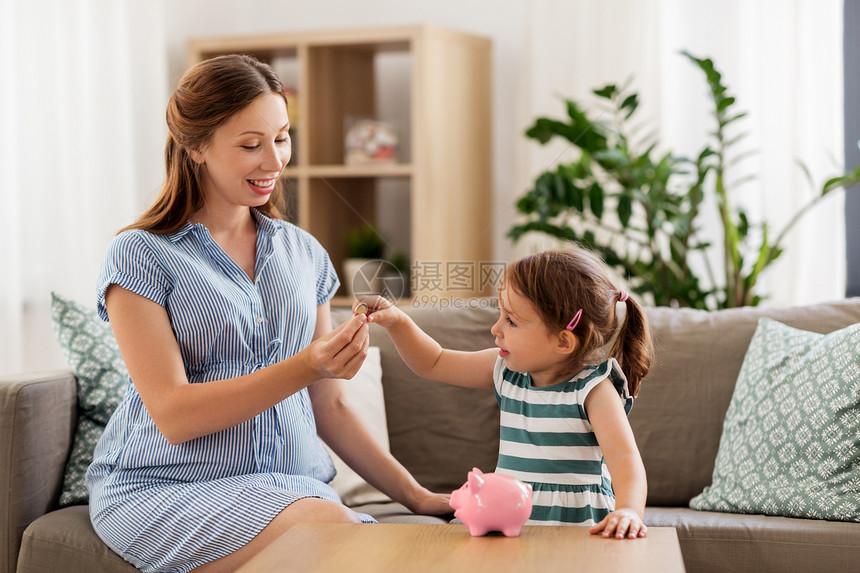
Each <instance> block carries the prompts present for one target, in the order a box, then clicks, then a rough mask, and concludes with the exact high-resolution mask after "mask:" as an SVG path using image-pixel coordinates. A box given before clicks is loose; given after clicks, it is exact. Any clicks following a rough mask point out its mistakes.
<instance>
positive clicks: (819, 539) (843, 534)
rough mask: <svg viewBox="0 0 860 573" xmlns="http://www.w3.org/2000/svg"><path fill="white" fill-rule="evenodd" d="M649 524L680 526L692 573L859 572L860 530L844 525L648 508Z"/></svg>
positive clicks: (683, 546) (689, 510)
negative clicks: (772, 572) (711, 572)
mask: <svg viewBox="0 0 860 573" xmlns="http://www.w3.org/2000/svg"><path fill="white" fill-rule="evenodd" d="M645 523H646V525H648V526H651V527H674V528H675V529H676V531H677V532H678V541H679V542H680V544H681V553H682V554H683V555H684V565H685V566H686V569H687V571H779V572H780V573H808V572H809V571H832V572H836V571H855V570H856V568H857V563H858V562H860V544H858V543H857V533H858V525H857V524H855V523H845V522H838V521H824V520H811V519H797V518H790V517H772V516H764V515H737V514H733V513H717V512H710V511H696V510H693V509H688V508H668V507H647V508H645Z"/></svg>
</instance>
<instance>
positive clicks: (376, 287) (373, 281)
mask: <svg viewBox="0 0 860 573" xmlns="http://www.w3.org/2000/svg"><path fill="white" fill-rule="evenodd" d="M345 240H346V259H344V261H343V283H344V287H345V288H346V293H347V296H350V297H355V296H356V294H358V295H362V294H379V292H380V285H381V283H380V278H381V276H382V273H383V270H384V267H385V265H386V262H385V260H384V259H383V256H384V254H385V240H384V239H383V238H382V235H380V234H379V231H377V230H376V227H374V226H373V225H371V224H370V223H364V224H362V225H359V226H357V227H354V228H352V229H350V230H349V231H348V232H347V233H346V237H345Z"/></svg>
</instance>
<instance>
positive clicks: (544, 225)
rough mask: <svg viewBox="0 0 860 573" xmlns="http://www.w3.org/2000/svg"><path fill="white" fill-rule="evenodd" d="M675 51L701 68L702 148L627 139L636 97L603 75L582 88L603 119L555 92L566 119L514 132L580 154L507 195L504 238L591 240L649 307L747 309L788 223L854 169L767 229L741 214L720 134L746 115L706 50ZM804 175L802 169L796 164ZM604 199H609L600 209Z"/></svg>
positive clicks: (856, 177)
mask: <svg viewBox="0 0 860 573" xmlns="http://www.w3.org/2000/svg"><path fill="white" fill-rule="evenodd" d="M683 55H684V56H685V57H687V58H688V59H689V60H690V61H692V62H693V63H694V64H695V65H696V66H697V67H698V68H699V69H700V70H701V71H702V72H703V73H704V74H705V77H706V80H707V82H708V87H709V90H710V95H711V99H712V102H713V107H712V108H711V112H710V113H712V114H713V116H714V120H715V123H716V129H715V130H714V131H713V132H712V140H711V141H710V142H708V144H707V145H706V146H705V148H704V149H702V150H701V152H700V153H698V154H697V155H695V156H694V157H695V158H694V159H689V158H687V157H685V156H682V155H680V154H676V153H674V152H672V151H669V152H666V153H664V154H662V155H658V154H657V152H656V151H655V149H656V147H657V141H656V137H654V136H650V137H647V138H646V139H645V140H644V141H638V142H636V143H634V138H633V136H634V134H635V132H636V128H637V127H640V128H641V125H640V126H637V125H635V123H634V122H632V121H631V119H630V118H631V116H633V114H634V113H635V111H636V109H637V107H638V105H639V99H638V94H637V93H635V92H632V91H629V90H627V88H626V87H625V86H616V85H614V84H610V85H607V86H605V87H603V88H601V89H597V90H595V91H594V92H593V93H594V94H595V95H596V96H598V97H599V98H600V99H601V100H603V102H604V103H606V104H608V105H607V107H608V108H609V110H608V113H607V114H605V115H607V116H608V117H612V118H614V120H613V121H612V122H603V121H599V118H600V116H601V115H604V114H603V113H602V114H600V115H598V116H597V117H596V118H591V117H589V116H588V114H586V112H585V111H584V110H583V108H582V106H581V105H580V104H579V103H578V102H576V101H573V100H566V101H565V103H566V105H567V115H568V117H567V118H566V119H564V120H556V119H550V118H546V117H540V118H537V119H536V120H535V123H534V125H532V126H531V127H530V128H529V129H528V130H527V131H526V136H527V137H529V138H532V139H535V140H537V141H539V142H540V143H541V144H544V143H546V142H548V141H549V140H550V139H552V138H554V137H561V138H563V139H564V140H566V141H568V142H570V145H572V146H575V147H577V148H578V149H579V150H580V152H581V153H580V156H579V158H578V159H577V160H575V161H573V162H570V163H564V164H561V165H558V166H556V167H554V168H552V169H548V170H546V171H544V172H543V173H541V174H540V175H539V176H538V177H537V179H536V180H535V183H534V187H533V188H532V189H531V190H529V191H528V192H526V193H525V194H524V195H523V196H522V197H521V198H520V199H519V201H518V202H517V210H518V211H519V212H520V213H522V214H524V215H526V219H525V221H524V222H523V223H521V224H517V225H515V226H514V227H513V228H511V230H510V231H509V232H508V235H509V236H510V237H512V238H513V239H514V240H518V239H519V238H520V237H521V236H522V235H524V234H525V233H527V232H530V231H535V232H539V233H544V234H547V235H550V236H552V237H556V238H559V239H562V240H566V241H575V242H577V243H579V244H581V245H583V246H585V247H586V248H590V249H593V250H595V251H597V252H598V253H599V254H600V255H601V256H603V258H604V259H605V260H606V262H607V263H608V264H609V265H610V266H612V267H613V268H615V269H617V270H618V272H619V273H620V274H621V275H622V276H624V277H625V278H628V280H629V281H630V282H629V284H630V288H631V290H633V291H634V292H636V293H637V294H639V295H641V296H643V298H645V300H647V301H649V303H650V304H654V305H657V306H682V307H692V308H698V309H705V310H714V309H720V308H730V307H738V306H756V305H758V304H759V303H760V302H761V301H762V299H763V296H762V295H760V294H758V293H757V291H756V283H757V280H758V278H759V276H760V274H761V273H762V272H763V271H764V270H765V269H766V268H767V267H768V266H769V265H770V264H772V263H773V262H774V261H775V260H776V259H777V258H778V257H779V256H780V254H782V251H783V244H782V241H783V239H784V238H785V236H786V234H787V233H788V231H789V230H791V229H792V227H793V226H794V225H795V224H796V223H797V221H798V220H799V219H800V217H801V216H802V215H803V214H804V213H806V212H807V211H809V210H810V209H811V208H812V207H813V206H814V205H815V204H816V203H818V202H819V201H820V200H821V199H822V198H824V197H825V196H826V195H828V194H829V193H831V192H832V191H835V190H837V189H840V188H848V187H851V186H852V185H854V184H856V183H858V182H860V166H857V167H856V168H855V169H854V170H853V171H851V172H847V173H844V174H843V175H841V176H838V177H833V178H831V179H829V180H828V181H826V182H825V183H824V184H823V185H822V187H821V188H820V190H819V191H818V192H817V193H816V195H815V196H814V197H813V198H812V199H811V200H810V201H809V202H808V203H806V204H805V205H803V206H802V207H801V208H800V209H798V211H797V212H796V213H795V214H794V216H793V217H792V218H791V219H790V220H789V221H788V223H787V224H786V225H785V226H784V227H783V228H782V229H781V230H780V231H779V232H778V233H774V232H773V230H772V229H771V228H770V227H769V225H768V223H767V222H766V221H762V222H760V223H755V222H753V221H750V220H749V218H748V217H747V214H746V212H745V211H744V210H743V209H742V208H741V207H739V206H737V205H733V204H732V203H731V193H730V189H729V186H728V184H727V183H726V181H727V178H726V171H727V166H729V165H732V162H731V161H730V158H731V157H737V158H742V157H743V156H744V154H733V155H731V156H730V154H729V150H730V149H731V150H733V149H734V148H735V146H736V144H737V143H738V141H739V140H740V139H742V137H740V136H738V137H735V136H729V135H727V127H729V126H731V127H734V125H735V122H737V121H738V120H741V119H743V118H744V117H745V116H746V115H747V114H746V113H745V112H738V111H737V110H736V105H735V104H736V102H735V98H734V97H733V96H731V95H730V94H729V92H728V88H727V86H726V85H725V84H724V83H723V80H722V75H721V74H720V72H719V71H718V70H717V69H716V68H715V66H714V63H713V62H712V61H711V60H710V59H703V58H697V57H695V56H693V55H691V54H690V53H688V52H683ZM804 172H805V173H806V175H807V177H808V176H809V173H808V170H806V168H804ZM708 198H712V199H713V200H714V201H715V203H716V207H717V210H718V212H719V215H720V220H721V222H722V236H721V237H716V238H710V237H705V236H702V232H701V224H700V222H699V213H700V211H701V208H702V206H703V202H704V201H705V200H706V199H708ZM605 204H608V205H610V206H611V207H610V208H607V209H604V205H605ZM571 219H575V220H576V228H574V226H572V225H571ZM773 237H775V238H773ZM715 243H719V244H721V245H722V246H723V248H724V258H723V268H722V269H719V270H720V271H721V272H720V273H717V274H722V275H723V280H722V283H723V284H719V283H718V282H717V278H716V276H715V273H713V272H712V271H711V266H710V263H709V261H708V259H707V257H706V253H707V251H708V250H709V249H710V247H711V246H712V245H713V244H715ZM694 253H697V255H698V256H700V257H702V259H703V260H704V265H699V266H700V267H702V266H703V267H704V268H705V269H706V271H705V272H706V273H707V276H706V277H705V278H706V280H701V279H700V278H699V276H698V275H697V274H696V270H695V268H696V267H695V265H691V262H692V259H693V257H694V256H695V255H694Z"/></svg>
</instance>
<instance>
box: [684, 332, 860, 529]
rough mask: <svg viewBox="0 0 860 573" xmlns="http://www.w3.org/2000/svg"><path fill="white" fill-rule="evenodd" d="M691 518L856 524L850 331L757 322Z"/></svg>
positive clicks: (859, 503)
mask: <svg viewBox="0 0 860 573" xmlns="http://www.w3.org/2000/svg"><path fill="white" fill-rule="evenodd" d="M690 507H692V508H693V509H701V510H709V511H723V512H731V513H757V514H765V515H781V516H786V517H804V518H816V519H827V520H834V521H857V522H860V324H855V325H852V326H849V327H847V328H844V329H842V330H838V331H836V332H832V333H830V334H827V335H822V334H817V333H813V332H806V331H803V330H797V329H795V328H791V327H789V326H786V325H784V324H781V323H779V322H776V321H774V320H771V319H767V318H762V319H761V320H760V321H759V324H758V327H757V329H756V331H755V334H754V335H753V338H752V340H751V341H750V345H749V348H748V350H747V353H746V356H745V357H744V362H743V366H742V367H741V371H740V374H739V375H738V381H737V384H736V386H735V390H734V394H733V395H732V401H731V403H730V405H729V409H728V412H726V419H725V422H724V424H723V435H722V437H721V438H720V446H719V451H718V453H717V459H716V465H715V468H714V475H713V481H712V483H711V485H710V486H708V487H706V488H705V490H704V491H703V492H702V493H701V494H699V495H698V496H696V497H694V498H693V499H692V500H690Z"/></svg>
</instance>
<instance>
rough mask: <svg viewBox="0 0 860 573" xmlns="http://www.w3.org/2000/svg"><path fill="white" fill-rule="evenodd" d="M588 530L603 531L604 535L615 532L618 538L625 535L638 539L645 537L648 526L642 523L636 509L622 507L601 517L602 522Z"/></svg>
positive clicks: (591, 531)
mask: <svg viewBox="0 0 860 573" xmlns="http://www.w3.org/2000/svg"><path fill="white" fill-rule="evenodd" d="M588 532H589V533H592V534H596V533H601V532H602V533H603V537H609V536H611V535H612V534H613V533H614V534H615V537H617V538H618V539H624V538H625V537H628V538H630V539H636V538H637V537H645V535H646V534H647V533H648V527H647V526H646V525H645V524H644V523H642V518H641V517H639V514H638V513H636V512H635V511H634V510H632V509H627V508H620V509H616V510H615V511H613V512H612V513H610V514H609V515H607V516H606V517H604V518H603V519H601V520H600V523H598V524H596V525H594V526H593V527H592V528H591V529H589V530H588Z"/></svg>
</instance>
